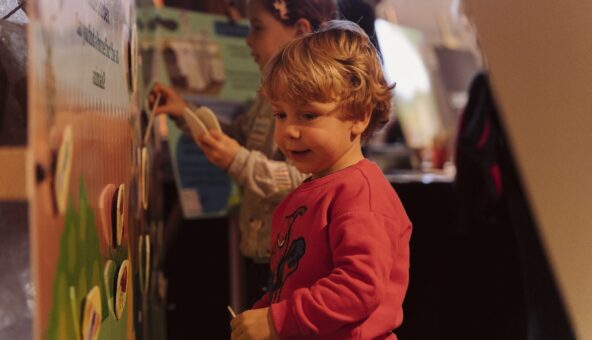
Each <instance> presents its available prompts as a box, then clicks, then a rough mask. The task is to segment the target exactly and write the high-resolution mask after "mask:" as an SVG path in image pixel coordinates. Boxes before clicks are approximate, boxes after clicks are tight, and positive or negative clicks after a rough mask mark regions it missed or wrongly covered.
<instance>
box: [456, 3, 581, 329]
mask: <svg viewBox="0 0 592 340" xmlns="http://www.w3.org/2000/svg"><path fill="white" fill-rule="evenodd" d="M465 2H466V5H467V10H468V11H469V12H470V13H469V14H470V16H471V17H472V21H473V22H474V24H475V26H476V29H477V34H478V36H479V42H480V45H481V47H482V49H483V52H484V55H485V57H486V59H487V61H488V65H489V69H490V72H491V82H492V86H493V89H494V91H495V92H496V96H497V100H498V104H499V105H500V107H501V111H502V116H503V118H504V121H505V124H506V127H507V130H508V133H509V137H510V139H511V142H512V144H513V147H514V152H515V154H516V156H517V157H516V158H517V162H518V165H519V168H520V170H521V172H522V177H523V180H524V182H525V185H526V189H527V191H528V194H529V195H530V201H531V205H532V206H533V208H534V212H535V215H536V218H537V220H538V224H539V227H540V229H541V235H542V237H543V241H544V243H545V245H546V247H547V253H548V254H549V256H550V260H551V263H552V267H553V269H554V272H555V274H556V276H557V278H558V284H559V286H560V289H561V291H562V294H563V297H564V300H565V302H566V305H567V308H568V310H569V313H570V318H571V320H572V323H573V325H574V327H575V331H576V333H577V335H578V338H580V339H592V1H582V0H562V1H557V0H539V1H523V0H519V1H516V0H496V1H484V0H465Z"/></svg>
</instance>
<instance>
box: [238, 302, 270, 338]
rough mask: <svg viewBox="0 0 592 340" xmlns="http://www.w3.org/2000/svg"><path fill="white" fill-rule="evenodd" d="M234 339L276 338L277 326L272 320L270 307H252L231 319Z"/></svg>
mask: <svg viewBox="0 0 592 340" xmlns="http://www.w3.org/2000/svg"><path fill="white" fill-rule="evenodd" d="M230 327H231V329H232V334H231V335H230V338H231V339H232V340H276V339H278V335H277V332H276V330H275V326H274V325H273V321H272V320H271V313H270V310H269V307H267V308H261V309H251V310H248V311H246V312H243V313H241V314H239V315H238V316H237V317H236V318H234V319H232V321H230Z"/></svg>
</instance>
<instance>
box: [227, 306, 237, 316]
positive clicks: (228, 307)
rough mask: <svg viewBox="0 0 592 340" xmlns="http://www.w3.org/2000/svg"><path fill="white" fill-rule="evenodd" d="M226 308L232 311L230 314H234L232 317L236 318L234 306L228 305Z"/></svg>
mask: <svg viewBox="0 0 592 340" xmlns="http://www.w3.org/2000/svg"><path fill="white" fill-rule="evenodd" d="M226 308H227V309H228V312H230V316H232V318H233V319H234V318H236V313H235V312H234V309H232V307H230V306H226Z"/></svg>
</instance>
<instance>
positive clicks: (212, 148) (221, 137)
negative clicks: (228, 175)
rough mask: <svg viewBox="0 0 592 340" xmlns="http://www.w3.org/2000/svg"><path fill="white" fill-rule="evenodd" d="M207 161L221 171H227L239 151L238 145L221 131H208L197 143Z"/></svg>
mask: <svg viewBox="0 0 592 340" xmlns="http://www.w3.org/2000/svg"><path fill="white" fill-rule="evenodd" d="M197 144H199V147H200V148H201V149H202V151H203V153H204V154H205V155H206V157H207V159H208V160H209V161H210V162H211V163H212V164H214V165H215V166H217V167H219V168H220V169H222V170H227V169H228V168H229V167H230V163H232V161H233V160H234V157H236V154H237V153H238V151H239V150H240V144H238V142H237V141H236V140H234V139H233V138H231V137H229V136H228V135H227V134H225V133H224V132H221V131H216V130H210V133H206V134H203V135H202V136H201V137H200V138H199V140H198V141H197Z"/></svg>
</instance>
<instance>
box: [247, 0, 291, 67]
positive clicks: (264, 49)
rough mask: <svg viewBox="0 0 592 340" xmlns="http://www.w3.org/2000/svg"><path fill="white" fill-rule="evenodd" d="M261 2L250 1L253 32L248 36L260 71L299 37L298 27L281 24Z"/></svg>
mask: <svg viewBox="0 0 592 340" xmlns="http://www.w3.org/2000/svg"><path fill="white" fill-rule="evenodd" d="M261 1H262V0H250V1H249V8H248V13H249V21H250V22H251V30H250V31H249V35H248V36H247V45H249V47H250V48H251V55H252V56H253V59H255V62H256V63H257V64H258V65H259V69H263V67H264V66H265V64H266V63H267V62H268V61H269V59H271V57H272V56H273V55H274V54H275V53H276V52H277V51H279V49H280V48H281V47H283V46H284V45H285V44H286V43H287V42H289V41H290V40H292V39H294V38H295V37H296V35H297V29H296V27H292V26H286V25H284V24H283V23H281V22H280V21H279V20H277V19H276V18H275V17H274V16H273V15H272V14H271V13H269V11H268V10H267V9H266V8H265V7H264V6H263V4H262V3H261Z"/></svg>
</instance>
